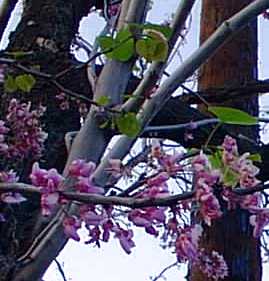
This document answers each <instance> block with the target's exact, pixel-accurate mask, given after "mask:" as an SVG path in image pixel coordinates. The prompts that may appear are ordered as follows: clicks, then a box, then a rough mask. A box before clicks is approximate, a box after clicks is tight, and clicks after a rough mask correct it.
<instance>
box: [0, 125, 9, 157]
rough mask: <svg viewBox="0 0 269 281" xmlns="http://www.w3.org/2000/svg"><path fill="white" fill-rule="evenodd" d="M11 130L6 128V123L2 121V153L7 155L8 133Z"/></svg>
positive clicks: (0, 148) (0, 134)
mask: <svg viewBox="0 0 269 281" xmlns="http://www.w3.org/2000/svg"><path fill="white" fill-rule="evenodd" d="M8 132H9V128H7V127H6V126H5V122H4V121H3V120H0V153H2V154H4V155H6V154H7V152H8V145H7V143H6V137H7V133H8Z"/></svg>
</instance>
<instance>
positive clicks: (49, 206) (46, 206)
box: [41, 192, 60, 216]
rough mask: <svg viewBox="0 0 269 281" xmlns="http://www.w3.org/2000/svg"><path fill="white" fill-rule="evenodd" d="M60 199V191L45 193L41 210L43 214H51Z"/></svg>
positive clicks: (42, 196)
mask: <svg viewBox="0 0 269 281" xmlns="http://www.w3.org/2000/svg"><path fill="white" fill-rule="evenodd" d="M59 199H60V195H59V193H58V192H53V193H43V194H42V195H41V210H42V215H43V216H50V215H51V214H52V212H53V210H54V209H55V207H56V206H57V204H58V202H59Z"/></svg>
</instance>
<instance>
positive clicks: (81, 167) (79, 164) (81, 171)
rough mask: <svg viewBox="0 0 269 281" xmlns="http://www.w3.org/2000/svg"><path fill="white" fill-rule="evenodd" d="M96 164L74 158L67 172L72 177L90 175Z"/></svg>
mask: <svg viewBox="0 0 269 281" xmlns="http://www.w3.org/2000/svg"><path fill="white" fill-rule="evenodd" d="M95 168H96V165H95V163H94V162H91V161H90V162H88V163H87V162H86V161H85V160H82V159H78V160H74V161H73V162H72V163H71V165H70V166H69V174H70V176H73V177H90V176H91V175H92V173H93V172H94V170H95Z"/></svg>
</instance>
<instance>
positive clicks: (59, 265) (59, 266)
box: [54, 258, 67, 281]
mask: <svg viewBox="0 0 269 281" xmlns="http://www.w3.org/2000/svg"><path fill="white" fill-rule="evenodd" d="M54 262H55V263H56V265H57V267H58V270H59V272H60V274H61V276H62V278H63V280H64V281H67V278H66V277H65V273H64V270H63V268H62V266H61V264H60V263H59V261H58V260H57V259H56V258H55V259H54Z"/></svg>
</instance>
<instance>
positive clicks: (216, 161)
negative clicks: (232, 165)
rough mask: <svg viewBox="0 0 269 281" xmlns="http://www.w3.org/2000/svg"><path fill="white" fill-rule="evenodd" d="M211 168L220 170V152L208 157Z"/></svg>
mask: <svg viewBox="0 0 269 281" xmlns="http://www.w3.org/2000/svg"><path fill="white" fill-rule="evenodd" d="M208 159H209V161H210V163H211V166H212V168H213V169H221V168H222V166H223V164H222V153H221V151H220V150H217V151H216V152H215V153H213V154H211V155H209V157H208Z"/></svg>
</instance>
